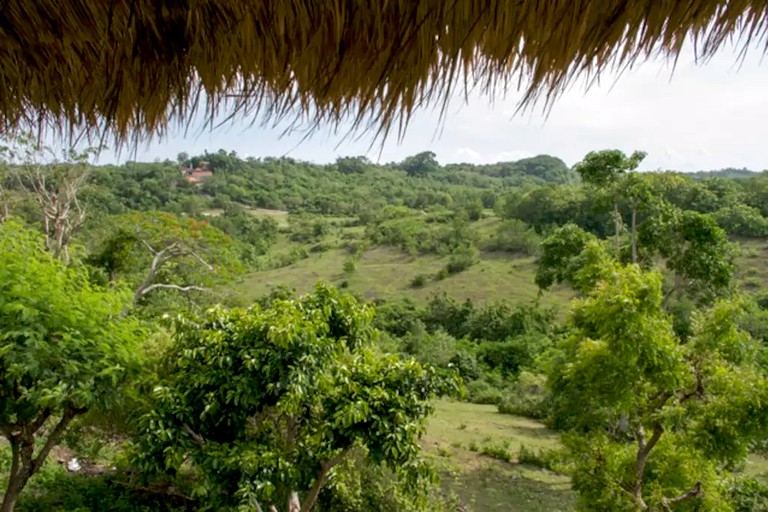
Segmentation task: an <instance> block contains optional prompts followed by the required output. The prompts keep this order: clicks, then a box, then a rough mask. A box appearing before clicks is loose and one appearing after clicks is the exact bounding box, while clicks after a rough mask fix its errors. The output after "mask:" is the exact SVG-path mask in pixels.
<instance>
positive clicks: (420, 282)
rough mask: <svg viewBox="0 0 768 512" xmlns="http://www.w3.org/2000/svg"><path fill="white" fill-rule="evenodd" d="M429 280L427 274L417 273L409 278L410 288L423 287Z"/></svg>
mask: <svg viewBox="0 0 768 512" xmlns="http://www.w3.org/2000/svg"><path fill="white" fill-rule="evenodd" d="M428 281H429V276H427V275H425V274H419V275H417V276H416V277H414V278H413V280H411V288H424V287H425V286H426V285H427V282H428Z"/></svg>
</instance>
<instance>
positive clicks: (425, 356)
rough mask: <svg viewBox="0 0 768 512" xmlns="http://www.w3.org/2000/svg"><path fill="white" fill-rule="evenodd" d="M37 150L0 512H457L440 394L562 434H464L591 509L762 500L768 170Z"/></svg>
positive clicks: (1, 376)
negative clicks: (101, 159)
mask: <svg viewBox="0 0 768 512" xmlns="http://www.w3.org/2000/svg"><path fill="white" fill-rule="evenodd" d="M49 153H50V152H48V151H47V150H46V149H45V148H41V147H38V146H37V145H36V142H35V140H34V138H31V137H27V138H21V139H19V140H17V141H15V142H12V143H11V144H9V146H8V147H7V148H4V149H3V148H0V277H2V279H0V331H2V334H0V341H2V343H4V344H0V399H2V400H0V404H1V405H0V415H2V414H4V416H2V417H0V432H2V434H3V435H4V436H5V437H6V438H7V439H8V440H9V442H10V444H0V475H1V476H2V477H3V478H8V481H9V482H10V486H11V489H12V491H13V492H11V493H5V494H4V495H5V496H9V498H8V497H6V498H5V499H6V503H10V505H5V508H4V509H3V510H4V512H5V511H9V510H11V509H12V508H13V505H14V503H15V502H16V500H17V498H19V492H18V491H20V489H21V488H22V487H24V484H26V483H27V481H28V480H29V485H30V486H32V487H34V489H32V490H31V491H32V492H30V491H28V492H25V493H21V498H20V500H19V506H18V508H20V509H22V510H68V509H78V510H102V509H103V507H104V503H111V504H112V505H113V508H114V509H115V510H131V506H133V505H135V506H136V509H142V510H147V511H150V510H178V509H187V510H196V509H216V510H225V509H237V508H240V509H248V510H259V509H262V510H269V509H270V507H271V506H274V507H275V508H276V509H277V510H290V511H291V512H295V511H299V510H310V509H313V510H317V509H320V510H343V511H349V512H362V511H367V510H404V511H418V510H444V509H446V507H448V506H449V503H450V500H449V499H446V496H443V495H442V492H441V488H440V487H439V486H435V485H434V481H433V479H432V478H431V477H432V476H435V471H434V467H433V464H431V463H428V459H429V458H425V457H423V456H422V453H421V449H422V444H421V441H423V440H421V439H420V438H421V435H422V434H423V432H424V430H425V425H426V422H427V420H428V416H429V414H430V412H431V410H432V404H431V403H432V401H433V400H434V398H435V397H436V396H438V395H440V394H442V393H444V392H448V391H450V392H451V393H453V392H454V391H460V393H459V394H460V396H461V397H462V398H463V399H464V400H468V401H472V402H475V403H478V404H493V405H494V406H497V407H498V410H499V411H500V412H503V413H508V414H515V415H524V416H529V417H532V418H537V419H539V420H541V421H543V422H546V423H547V424H548V425H549V426H550V427H554V428H557V429H558V430H559V431H560V432H561V433H562V439H563V444H564V445H565V448H566V449H565V451H563V452H562V453H554V452H552V453H549V452H547V453H545V452H539V451H532V450H527V449H524V448H525V447H522V448H521V449H520V452H519V456H518V458H517V459H515V457H514V456H513V455H511V453H510V451H509V450H508V449H507V447H503V446H495V445H493V444H492V443H493V441H494V440H493V439H489V441H488V445H487V446H484V447H483V448H482V450H480V449H479V448H478V447H475V448H478V450H480V451H482V453H484V454H485V455H487V456H492V457H497V458H501V459H502V460H505V461H507V462H515V461H516V460H517V461H519V462H521V463H522V462H528V463H532V464H533V463H535V464H538V465H543V466H546V467H547V468H549V469H551V470H553V471H558V472H565V473H568V474H569V475H570V478H571V482H572V484H573V487H574V489H575V490H576V491H577V492H578V494H579V497H580V505H579V506H580V507H581V508H582V509H584V510H660V511H666V510H679V511H687V510H735V511H741V510H763V509H768V505H766V503H768V501H767V500H768V489H766V487H765V486H764V482H762V481H761V480H760V479H759V478H758V479H749V478H745V477H744V475H743V474H742V472H741V468H742V465H743V461H744V459H745V457H746V456H747V455H748V454H752V455H753V456H757V455H756V454H760V453H764V452H765V446H766V442H767V441H768V439H767V438H766V435H767V434H768V430H766V424H765V421H764V418H765V417H766V414H765V412H766V411H764V405H763V404H764V403H765V400H766V399H768V397H767V396H765V395H766V389H768V386H766V375H768V374H767V373H766V371H768V370H767V369H768V357H766V351H765V343H767V342H768V298H766V297H768V295H766V292H765V291H764V282H765V280H766V279H768V274H765V272H764V271H763V270H762V267H761V266H760V262H761V258H762V257H763V256H764V252H763V250H764V247H765V239H766V237H768V206H766V205H768V174H766V173H760V174H757V173H748V172H746V171H743V170H734V169H726V170H723V171H718V172H711V173H704V172H702V173H698V174H695V175H683V174H679V173H675V172H638V169H640V168H641V166H642V161H643V158H644V153H642V152H636V153H633V154H631V155H626V154H624V153H622V152H621V151H617V150H607V151H596V152H592V153H589V154H588V155H586V157H585V158H584V160H583V161H582V162H580V163H579V164H577V165H576V166H574V167H573V168H572V169H569V168H568V166H566V165H565V164H564V163H563V162H562V161H561V160H559V159H557V158H554V157H551V156H547V155H540V156H537V157H533V158H527V159H523V160H519V161H517V162H500V163H497V164H490V165H473V164H448V165H443V164H441V163H440V161H439V158H438V155H435V154H434V153H431V152H429V151H424V152H421V153H418V154H416V155H412V156H409V157H407V158H405V159H404V160H403V161H402V162H397V163H388V164H379V163H375V162H372V161H370V160H368V159H367V158H365V157H354V156H348V157H340V158H338V159H337V160H336V161H335V162H334V163H331V164H327V165H316V164H312V163H308V162H301V161H296V160H293V159H290V158H259V159H254V158H247V159H242V158H239V157H238V156H237V155H236V154H235V153H231V152H226V151H218V152H215V153H208V152H205V153H204V154H201V155H188V154H180V155H179V156H178V159H177V162H173V161H164V162H154V163H139V162H128V163H126V164H123V165H119V166H113V165H108V166H92V165H88V163H87V157H88V155H89V153H88V152H86V153H83V154H75V153H72V152H70V153H65V154H64V155H63V156H56V158H55V159H54V160H53V161H51V162H48V163H46V161H45V159H44V158H43V157H44V156H45V155H48V154H49ZM197 168H203V169H204V171H203V172H202V173H201V174H200V175H201V176H202V177H201V178H200V179H197V178H195V179H192V178H193V176H191V175H190V176H188V175H187V174H188V173H189V172H193V171H190V170H189V169H192V170H194V169H197ZM209 171H210V172H209ZM740 245H743V246H744V247H747V249H744V250H741V251H740ZM382 255H384V256H387V257H389V258H390V260H387V261H390V262H391V261H394V263H387V264H379V263H378V262H377V261H376V260H375V258H377V257H382ZM317 262H323V264H324V265H325V267H324V273H323V274H322V277H324V278H325V279H326V280H328V281H330V282H331V283H333V284H324V285H321V286H319V287H316V288H314V289H313V288H312V286H313V285H314V284H315V282H316V281H318V280H320V272H319V271H318V272H316V271H315V270H316V269H317V268H319V266H312V265H313V264H315V263H317ZM401 265H402V267H401ZM384 267H394V270H392V268H384ZM414 269H415V270H414ZM326 270H327V271H326ZM390 270H392V271H391V272H390ZM379 271H380V273H377V272H379ZM294 272H296V274H297V275H298V276H300V278H299V279H294V280H290V279H289V278H290V277H292V276H293V273H294ZM400 273H402V274H403V276H400V275H399V274H400ZM534 274H535V275H534ZM396 279H398V281H397V282H398V283H399V284H395V283H390V282H389V280H396ZM478 279H484V280H483V281H477V282H476V281H475V280H478ZM507 279H509V280H510V283H504V284H506V285H507V286H499V287H498V289H497V287H496V284H497V282H500V281H506V280H507ZM283 280H285V281H286V282H288V281H290V286H283ZM372 281H376V283H374V284H375V285H376V286H369V285H370V284H371V282H372ZM383 281H387V282H383ZM479 282H483V283H488V285H487V289H486V285H481V284H477V283H479ZM291 286H296V287H297V290H298V293H297V290H293V289H292V288H291ZM251 287H254V288H258V290H260V291H259V292H258V293H256V292H255V291H252V290H251V289H250V288H251ZM515 287H521V288H524V290H521V293H520V294H518V295H515V296H514V297H512V296H510V295H509V294H510V293H514V292H516V290H515ZM299 288H301V289H299ZM270 289H271V290H272V291H271V293H268V294H266V295H263V296H259V295H260V294H262V293H267V292H268V291H269V290H270ZM338 289H346V290H345V293H341V292H339V291H338ZM310 290H314V291H310ZM499 291H501V293H499ZM537 291H538V295H537ZM303 292H309V293H308V294H307V295H303V296H302V295H301V293H303ZM355 295H356V297H355ZM515 297H520V298H519V299H517V298H515ZM574 298H575V302H573V303H572V305H571V307H570V308H569V309H566V304H567V302H568V301H569V300H571V299H574ZM568 311H570V313H568ZM139 325H141V327H142V329H141V330H139V329H138V326H139ZM134 376H135V377H136V378H131V377H134ZM447 376H450V377H447ZM451 428H452V429H453V426H452V427H451ZM462 428H464V427H463V426H461V425H458V426H456V428H455V430H457V431H460V430H461V429H462ZM64 434H68V435H64ZM65 445H66V448H65ZM126 446H127V447H128V448H127V447H126ZM54 448H55V449H56V450H59V449H61V450H64V449H66V450H69V451H68V452H66V453H68V454H69V455H67V457H68V458H69V460H70V461H71V460H73V457H75V456H77V457H82V460H84V461H87V463H88V464H93V465H94V466H95V467H97V468H98V470H93V471H94V474H93V475H87V476H86V475H83V474H81V475H76V476H74V477H72V476H71V475H67V474H66V470H65V469H64V468H62V467H60V466H57V465H55V464H45V460H46V456H47V454H48V453H49V451H51V450H53V449H54ZM427 449H429V450H432V449H431V447H428V448H427ZM441 449H442V448H440V449H438V453H441V452H440V450H441ZM430 453H432V451H430ZM105 454H108V455H105ZM67 457H65V458H67ZM97 460H98V463H97V462H95V461H97ZM14 461H17V462H14ZM112 465H114V466H115V469H107V467H110V468H111V466H112ZM88 467H89V471H90V470H91V469H92V467H91V466H88ZM33 473H37V475H38V477H37V478H36V479H35V478H33V479H31V480H30V478H29V477H30V476H31V475H32V474H33ZM441 473H442V474H443V475H446V474H447V473H446V471H445V470H444V469H443V471H442V472H441ZM20 483H21V485H19V484H20ZM465 505H466V504H462V505H461V506H465ZM454 508H455V507H454Z"/></svg>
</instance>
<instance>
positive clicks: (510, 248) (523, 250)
mask: <svg viewBox="0 0 768 512" xmlns="http://www.w3.org/2000/svg"><path fill="white" fill-rule="evenodd" d="M540 243H541V237H540V236H539V235H538V234H537V233H536V231H535V230H533V229H532V228H530V227H529V226H528V225H527V224H526V223H525V222H523V221H521V220H518V219H508V220H505V221H503V222H502V223H501V224H499V227H498V228H496V233H495V234H494V235H493V237H492V238H491V239H490V240H488V242H486V248H487V249H488V250H491V251H506V252H510V253H512V254H524V255H526V256H535V255H536V254H538V251H539V244H540Z"/></svg>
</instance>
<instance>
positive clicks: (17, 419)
mask: <svg viewBox="0 0 768 512" xmlns="http://www.w3.org/2000/svg"><path fill="white" fill-rule="evenodd" d="M129 299H130V296H129V294H127V293H124V290H121V289H111V290H104V289H100V288H98V287H94V286H92V285H91V284H90V283H89V281H88V277H87V274H86V272H84V271H83V270H82V269H80V268H70V267H67V266H65V265H64V264H63V263H62V262H60V261H59V260H57V259H55V258H54V256H53V255H52V254H51V253H50V252H49V251H47V250H46V247H45V241H44V239H43V237H42V236H40V235H38V234H37V233H34V232H31V231H29V230H28V229H25V228H22V227H20V226H19V225H18V224H16V223H14V222H7V223H5V224H3V225H2V226H0V435H2V436H3V437H5V438H6V439H7V441H8V443H9V445H10V449H11V467H10V471H9V473H8V481H7V483H6V487H5V493H4V496H3V500H2V505H0V510H1V511H2V512H9V511H11V510H13V508H14V506H15V504H16V501H17V499H18V497H19V494H20V493H21V491H22V489H24V487H25V485H26V484H27V482H28V481H29V479H30V478H31V477H32V476H33V475H34V474H35V473H36V472H37V471H38V470H39V469H40V468H41V467H42V465H43V463H44V462H45V460H46V458H47V456H48V454H49V453H50V451H51V449H52V448H53V447H54V446H55V445H56V444H57V443H58V442H59V441H60V440H61V439H62V436H63V435H64V434H65V433H66V432H67V429H68V428H69V427H70V425H71V423H72V421H73V420H74V419H75V418H77V417H78V416H80V415H82V414H84V413H86V412H88V411H89V410H91V409H94V408H99V407H114V406H116V405H117V404H118V403H119V402H120V400H121V393H120V390H121V385H122V383H124V382H125V381H126V379H127V378H128V377H129V376H130V374H131V371H132V369H134V368H135V364H136V357H137V356H136V354H137V352H138V350H137V348H138V347H137V345H136V340H137V337H136V326H135V325H134V324H133V323H132V322H131V321H129V320H127V319H121V318H119V313H120V310H121V308H122V307H123V305H124V304H125V303H126V302H127V301H128V300H129Z"/></svg>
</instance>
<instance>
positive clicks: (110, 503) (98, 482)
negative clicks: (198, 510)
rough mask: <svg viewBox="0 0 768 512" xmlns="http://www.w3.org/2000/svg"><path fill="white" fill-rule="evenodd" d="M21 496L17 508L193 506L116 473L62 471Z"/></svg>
mask: <svg viewBox="0 0 768 512" xmlns="http://www.w3.org/2000/svg"><path fill="white" fill-rule="evenodd" d="M34 490H35V492H31V493H27V494H25V495H23V496H22V497H21V499H20V500H19V503H18V505H16V510H17V512H91V511H92V512H100V511H102V510H110V511H112V512H175V511H182V510H194V509H195V507H194V502H192V501H191V500H187V499H184V498H181V497H180V496H171V495H169V494H162V493H159V492H158V493H152V492H147V491H143V490H134V489H132V488H131V487H130V486H129V485H127V479H126V481H125V482H123V481H121V477H120V476H119V475H109V474H108V475H103V476H87V475H77V474H68V473H65V472H63V471H61V472H57V473H56V474H55V475H53V476H51V477H49V478H46V479H45V480H42V481H38V482H37V483H35V485H34Z"/></svg>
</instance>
